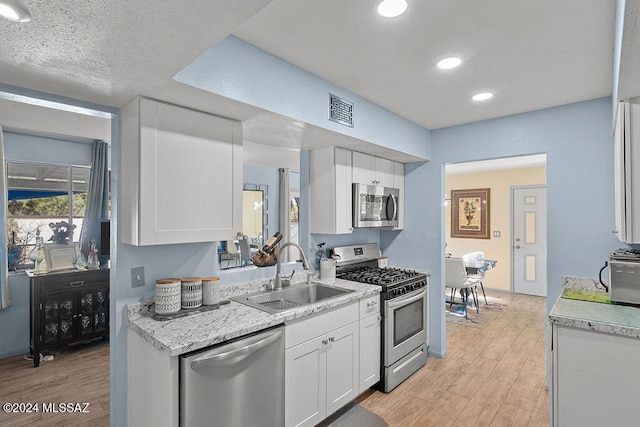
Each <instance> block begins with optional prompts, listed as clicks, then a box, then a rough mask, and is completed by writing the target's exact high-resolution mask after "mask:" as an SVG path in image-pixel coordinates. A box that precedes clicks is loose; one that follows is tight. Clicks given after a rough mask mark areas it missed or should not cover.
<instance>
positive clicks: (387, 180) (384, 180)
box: [373, 157, 395, 187]
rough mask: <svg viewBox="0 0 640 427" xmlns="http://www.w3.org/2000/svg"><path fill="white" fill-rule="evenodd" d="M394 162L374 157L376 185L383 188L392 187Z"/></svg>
mask: <svg viewBox="0 0 640 427" xmlns="http://www.w3.org/2000/svg"><path fill="white" fill-rule="evenodd" d="M394 163H395V162H394V161H391V160H388V159H383V158H382V157H374V172H373V174H374V180H375V182H376V185H381V186H383V187H394V183H393V178H394V173H395V171H394Z"/></svg>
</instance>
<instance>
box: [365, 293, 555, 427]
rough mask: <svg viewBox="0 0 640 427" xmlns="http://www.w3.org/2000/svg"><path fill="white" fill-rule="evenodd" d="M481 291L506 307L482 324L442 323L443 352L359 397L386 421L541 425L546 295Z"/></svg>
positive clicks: (412, 425)
mask: <svg viewBox="0 0 640 427" xmlns="http://www.w3.org/2000/svg"><path fill="white" fill-rule="evenodd" d="M489 295H490V296H493V297H496V298H501V299H502V300H503V301H504V302H505V303H507V304H509V307H507V308H506V309H505V310H504V311H502V312H501V313H500V314H498V315H497V316H496V317H495V318H494V319H493V320H491V322H490V323H488V324H487V326H486V327H485V328H483V329H478V328H476V327H472V326H467V325H460V324H456V323H451V322H447V355H446V356H445V357H444V358H442V359H438V358H429V360H428V362H427V364H426V365H425V366H424V367H423V368H422V369H421V370H420V371H418V372H416V373H415V374H414V375H413V376H412V377H410V378H409V379H408V380H406V381H405V382H404V383H402V384H401V385H400V386H398V387H397V388H395V389H394V390H392V391H391V393H389V394H385V393H381V392H379V391H375V392H369V393H366V394H364V395H362V396H360V397H359V399H358V401H359V403H360V404H361V405H362V406H364V407H366V408H367V409H369V410H371V411H372V412H375V413H377V414H378V415H380V416H381V417H382V418H384V420H385V421H387V423H388V424H389V426H390V427H394V426H401V427H426V426H438V427H444V426H457V427H466V426H474V427H481V426H492V427H493V426H505V427H520V426H548V425H549V421H548V396H549V394H548V391H546V389H545V377H546V367H545V363H546V350H545V339H546V338H545V326H546V300H545V298H541V297H533V296H527V295H517V294H510V293H500V292H490V291H488V292H487V296H489ZM481 298H482V296H481ZM482 304H484V302H481V305H480V310H482Z"/></svg>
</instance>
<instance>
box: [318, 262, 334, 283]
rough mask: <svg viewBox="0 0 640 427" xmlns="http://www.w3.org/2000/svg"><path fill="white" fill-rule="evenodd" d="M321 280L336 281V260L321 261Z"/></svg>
mask: <svg viewBox="0 0 640 427" xmlns="http://www.w3.org/2000/svg"><path fill="white" fill-rule="evenodd" d="M320 278H321V279H335V278H336V260H335V259H326V258H325V259H321V260H320Z"/></svg>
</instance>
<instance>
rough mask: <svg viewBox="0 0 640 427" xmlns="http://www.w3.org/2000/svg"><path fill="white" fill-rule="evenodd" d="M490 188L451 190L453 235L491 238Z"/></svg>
mask: <svg viewBox="0 0 640 427" xmlns="http://www.w3.org/2000/svg"><path fill="white" fill-rule="evenodd" d="M490 191H491V189H490V188H477V189H473V190H451V237H462V238H466V239H489V238H490V237H491V236H490V235H489V229H490V227H489V220H490V209H489V195H490Z"/></svg>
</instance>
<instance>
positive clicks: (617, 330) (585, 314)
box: [549, 291, 640, 338]
mask: <svg viewBox="0 0 640 427" xmlns="http://www.w3.org/2000/svg"><path fill="white" fill-rule="evenodd" d="M603 292H604V291H603ZM549 320H550V321H551V322H552V323H556V324H558V325H561V326H570V327H574V328H580V329H588V330H591V331H597V332H604V333H609V334H615V335H622V336H627V337H632V338H640V307H631V306H627V305H619V304H602V303H598V302H590V301H579V300H573V299H567V298H562V297H561V296H560V297H558V300H557V301H556V303H555V305H554V306H553V308H552V309H551V313H549Z"/></svg>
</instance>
